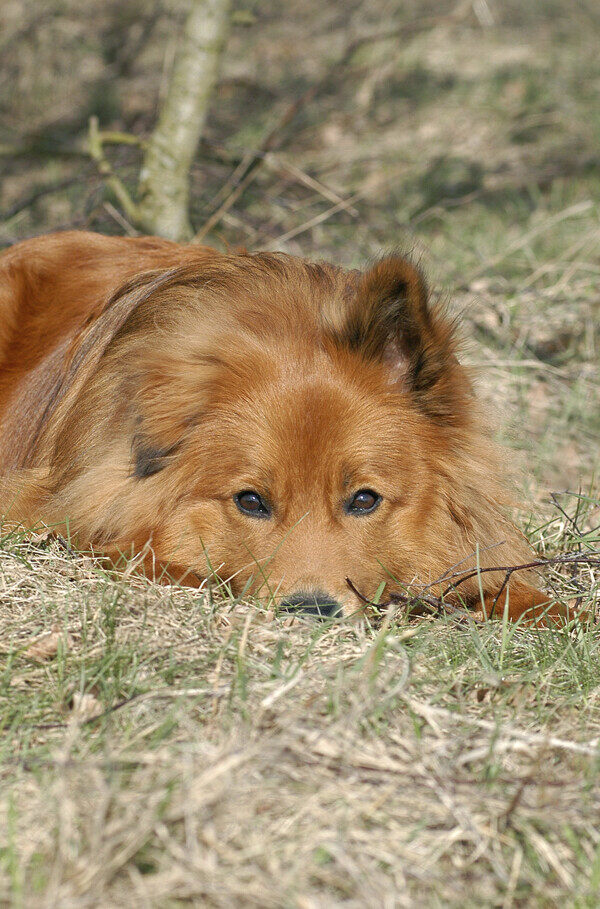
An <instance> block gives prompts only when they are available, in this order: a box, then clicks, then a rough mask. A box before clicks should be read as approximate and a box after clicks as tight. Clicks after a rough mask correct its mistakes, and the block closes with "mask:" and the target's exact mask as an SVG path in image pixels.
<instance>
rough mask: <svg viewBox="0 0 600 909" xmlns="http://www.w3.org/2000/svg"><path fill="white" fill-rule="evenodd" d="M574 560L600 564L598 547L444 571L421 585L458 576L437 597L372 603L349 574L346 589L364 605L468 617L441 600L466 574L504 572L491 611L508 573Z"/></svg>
mask: <svg viewBox="0 0 600 909" xmlns="http://www.w3.org/2000/svg"><path fill="white" fill-rule="evenodd" d="M576 564H584V565H587V566H588V567H593V568H596V567H598V568H600V551H598V552H596V551H595V550H593V551H592V552H591V553H589V554H587V555H582V554H581V553H565V554H564V555H560V556H555V557H554V558H547V559H534V560H532V561H531V562H524V563H523V564H521V565H494V566H490V567H488V568H475V569H473V570H465V571H457V572H455V573H454V574H450V575H447V574H446V575H442V578H441V579H440V580H438V581H435V582H434V583H433V584H429V585H427V587H426V588H424V590H427V589H429V588H431V587H434V586H436V584H439V583H440V582H441V580H444V579H448V578H454V577H456V578H458V580H456V581H453V582H452V583H451V584H449V585H448V587H446V589H445V590H444V591H443V592H442V594H441V596H439V597H435V596H431V595H430V594H426V593H424V591H423V592H421V593H414V594H406V593H392V594H391V595H390V598H389V600H388V601H387V602H386V603H374V602H373V601H372V600H369V599H367V597H365V596H364V595H363V594H362V593H361V592H360V591H359V590H357V588H356V587H355V585H354V584H353V583H352V581H351V580H350V578H346V583H347V585H348V587H349V588H350V590H352V592H353V593H354V594H356V596H357V597H358V598H359V600H361V602H363V603H365V604H366V605H367V606H372V607H373V608H375V609H387V608H388V607H389V606H393V605H397V604H399V603H402V604H404V605H405V606H406V607H407V608H410V609H411V610H413V611H414V606H418V605H419V604H421V605H425V606H427V607H428V610H429V611H431V612H434V613H439V612H442V611H444V612H448V613H450V614H452V615H459V616H463V617H466V616H468V617H469V618H470V619H472V620H475V617H474V616H473V615H472V614H471V613H470V612H469V611H468V610H467V609H460V608H459V607H457V606H453V605H452V604H450V603H446V602H445V597H446V596H448V594H451V593H454V592H455V591H456V590H457V588H458V587H460V585H461V584H463V583H464V581H468V580H470V578H473V577H477V576H478V575H481V574H486V573H488V572H490V571H494V572H504V575H505V576H504V580H503V582H502V585H501V587H500V590H499V591H498V593H497V594H496V596H495V597H494V601H493V603H492V610H491V612H492V615H493V612H494V607H495V605H496V602H497V601H498V598H499V597H500V595H501V594H502V592H503V591H504V589H505V587H506V585H507V584H508V582H509V581H510V578H511V577H512V575H513V574H514V573H515V572H517V571H529V570H530V569H532V568H543V567H545V566H547V565H576ZM421 614H423V613H421ZM476 621H481V620H479V619H477V620H476Z"/></svg>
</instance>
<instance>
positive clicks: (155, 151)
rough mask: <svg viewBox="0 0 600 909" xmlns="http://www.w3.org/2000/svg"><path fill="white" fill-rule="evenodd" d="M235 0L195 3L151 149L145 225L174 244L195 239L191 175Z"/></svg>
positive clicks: (142, 191) (144, 184)
mask: <svg viewBox="0 0 600 909" xmlns="http://www.w3.org/2000/svg"><path fill="white" fill-rule="evenodd" d="M229 7H230V0H192V5H191V9H190V12H189V14H188V18H187V21H186V24H185V28H184V31H183V36H182V39H181V43H180V45H179V47H178V49H177V53H176V55H175V62H174V64H173V72H172V74H171V79H170V82H169V89H168V92H167V96H166V98H165V100H164V103H163V105H162V108H161V111H160V114H159V118H158V123H157V126H156V129H155V130H154V132H153V134H152V136H151V138H150V140H149V142H148V146H147V150H146V154H145V157H144V162H143V165H142V169H141V171H140V182H139V193H138V196H139V205H138V209H139V212H138V214H139V219H138V220H139V223H140V225H141V226H142V227H143V228H144V230H146V231H148V232H149V233H154V234H159V235H160V236H162V237H168V238H169V239H171V240H185V239H189V238H190V237H191V235H192V228H191V226H190V222H189V218H188V205H189V172H190V167H191V164H192V161H193V159H194V155H195V153H196V149H197V147H198V141H199V139H200V136H201V135H202V130H203V127H204V123H205V120H206V113H207V110H208V105H209V102H210V98H211V95H212V91H213V87H214V84H215V81H216V78H217V73H218V67H219V62H220V58H221V52H222V50H223V46H224V44H225V39H226V35H227V29H228V25H229Z"/></svg>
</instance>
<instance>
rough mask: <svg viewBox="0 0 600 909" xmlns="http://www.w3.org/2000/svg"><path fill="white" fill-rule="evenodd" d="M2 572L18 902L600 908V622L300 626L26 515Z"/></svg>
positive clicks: (7, 804) (4, 888)
mask: <svg viewBox="0 0 600 909" xmlns="http://www.w3.org/2000/svg"><path fill="white" fill-rule="evenodd" d="M588 511H589V519H590V521H591V522H594V521H596V522H597V520H598V516H599V512H600V509H599V507H598V504H596V505H594V507H593V508H592V509H591V510H588ZM579 521H580V526H581V527H582V529H583V528H584V526H585V524H584V519H583V518H582V516H581V515H580V518H579ZM567 524H568V522H567V521H566V520H565V519H564V518H563V516H562V515H560V516H559V518H557V519H556V520H555V521H554V522H553V523H552V524H549V525H547V526H546V527H545V528H544V531H543V537H544V541H545V547H546V549H547V550H550V551H553V550H554V549H556V548H560V549H561V551H564V550H565V549H569V548H578V547H581V546H582V545H583V546H584V547H587V549H588V550H589V551H592V550H593V548H594V546H595V544H596V543H597V542H598V536H597V532H596V533H594V532H592V533H591V534H588V536H587V538H586V539H584V543H583V544H582V543H581V539H580V538H579V539H575V538H574V535H573V532H572V526H571V531H569V530H568V529H566V527H565V525H567ZM553 583H554V586H555V589H556V585H557V584H559V585H562V592H563V596H564V597H567V596H569V595H573V593H575V592H577V589H580V590H581V592H582V604H583V605H584V606H591V607H592V608H593V605H594V602H595V601H596V598H597V596H598V585H597V581H594V578H593V577H590V573H589V572H586V571H585V570H584V571H582V572H581V575H580V577H579V578H578V579H574V578H562V579H561V578H559V577H558V576H557V577H556V578H555V580H554V582H553ZM577 584H579V585H580V587H579V588H577ZM574 585H575V586H574ZM0 590H1V596H2V606H3V609H2V614H1V618H0V640H1V641H2V663H3V674H2V688H1V695H0V697H1V701H0V705H1V717H2V727H3V728H2V732H3V735H2V750H1V762H0V767H1V770H0V773H1V774H2V788H1V795H0V900H4V901H5V902H6V903H7V904H11V905H23V906H38V905H39V906H46V905H60V906H85V905H93V906H133V905H148V906H150V905H178V904H179V903H180V902H192V903H195V904H198V905H210V906H231V905H244V906H246V905H248V906H298V907H312V906H332V905H345V906H388V905H389V906H392V905H398V906H402V905H407V906H412V905H423V904H424V903H425V904H428V905H430V904H433V905H435V904H438V903H439V904H444V905H455V904H456V905H459V904H460V905H465V904H466V905H471V904H472V905H481V904H486V905H487V904H489V905H513V904H515V905H519V904H521V903H523V902H524V901H525V902H528V901H530V900H533V901H534V902H535V901H538V900H539V901H541V902H542V903H544V904H557V903H564V902H565V901H567V902H569V903H570V904H573V903H576V904H577V905H588V904H589V905H595V904H596V898H597V895H598V888H599V887H600V846H599V844H600V825H599V822H598V818H599V817H600V813H599V812H600V781H599V778H598V754H599V752H600V698H599V696H598V692H599V689H598V682H597V680H598V673H599V671H600V641H599V639H598V635H597V633H596V630H595V628H594V627H592V628H591V629H587V630H579V631H578V632H575V633H569V632H567V631H561V630H554V631H540V632H532V631H530V630H524V629H520V628H516V629H515V628H512V627H508V626H504V625H503V624H502V623H489V624H487V625H483V626H481V625H475V624H474V623H467V624H466V625H465V624H464V622H462V623H461V624H459V623H457V622H453V621H452V620H450V619H448V620H439V619H438V620H435V621H428V620H421V621H419V622H412V623H409V622H407V621H406V620H405V619H403V617H402V615H401V614H398V615H397V616H395V617H394V618H393V619H392V621H391V622H387V621H386V622H384V623H383V624H381V622H380V621H379V620H377V619H376V618H374V617H372V618H371V620H369V619H368V618H366V619H365V620H364V621H362V622H361V623H359V624H356V623H353V624H345V623H340V622H334V623H331V624H328V623H315V622H314V621H299V620H298V619H296V620H292V621H290V619H289V618H287V619H284V618H280V617H277V616H274V615H273V614H272V613H271V612H269V611H265V609H264V608H262V609H261V608H258V607H257V606H256V605H254V604H252V603H239V604H236V603H233V602H232V601H231V600H227V599H223V598H222V597H221V596H218V594H216V593H215V594H213V595H211V593H210V591H204V592H196V591H185V590H181V589H177V588H169V587H156V586H154V585H151V584H147V583H146V582H145V581H144V580H143V579H136V578H130V579H129V580H128V581H126V582H124V581H123V580H122V579H115V578H111V577H110V576H108V575H107V574H106V573H105V572H104V571H102V569H101V568H100V567H98V566H96V565H94V564H93V563H92V562H91V561H90V560H88V559H86V558H84V557H81V556H77V555H74V554H70V553H68V552H66V551H65V550H64V548H63V547H61V546H60V545H59V544H58V543H56V542H48V541H44V540H42V541H38V542H31V540H26V539H22V538H17V537H15V536H14V535H10V534H7V535H6V536H5V538H4V541H3V547H2V550H1V553H0ZM467 894H468V897H467Z"/></svg>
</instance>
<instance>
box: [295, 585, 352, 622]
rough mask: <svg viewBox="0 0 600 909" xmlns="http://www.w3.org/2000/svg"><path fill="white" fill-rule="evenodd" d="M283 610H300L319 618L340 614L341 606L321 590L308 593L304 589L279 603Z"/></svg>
mask: <svg viewBox="0 0 600 909" xmlns="http://www.w3.org/2000/svg"><path fill="white" fill-rule="evenodd" d="M281 609H282V610H283V611H284V612H302V613H304V614H305V615H316V616H319V617H320V618H325V617H329V616H336V615H341V612H342V606H341V603H338V601H337V600H334V599H333V597H330V596H329V594H327V593H323V592H322V591H321V590H315V591H314V592H312V593H308V592H306V591H304V590H301V591H299V593H295V594H294V595H293V596H291V597H288V598H287V599H285V600H283V601H282V603H281Z"/></svg>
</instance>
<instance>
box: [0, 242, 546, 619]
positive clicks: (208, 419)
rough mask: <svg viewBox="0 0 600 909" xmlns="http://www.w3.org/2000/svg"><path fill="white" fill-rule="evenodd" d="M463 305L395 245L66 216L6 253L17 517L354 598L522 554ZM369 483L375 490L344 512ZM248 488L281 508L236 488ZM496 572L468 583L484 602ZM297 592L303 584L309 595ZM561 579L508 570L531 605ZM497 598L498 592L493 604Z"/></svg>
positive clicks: (1, 400)
mask: <svg viewBox="0 0 600 909" xmlns="http://www.w3.org/2000/svg"><path fill="white" fill-rule="evenodd" d="M500 473H501V472H500V470H499V463H498V459H497V456H496V453H495V449H494V446H493V444H492V442H491V440H490V438H489V436H488V433H487V431H486V430H485V428H484V426H483V424H482V422H481V420H480V417H479V414H478V409H477V405H476V402H475V400H474V398H473V393H472V389H471V384H470V381H469V377H468V375H467V374H466V372H465V370H464V369H463V368H462V367H461V366H460V364H459V361H458V358H457V350H456V341H455V335H454V327H453V324H452V323H451V322H450V321H449V320H448V319H447V318H446V316H445V315H444V314H443V312H441V311H439V310H436V309H435V308H434V307H432V306H431V304H430V302H429V299H428V291H427V287H426V285H425V281H424V279H423V277H422V275H421V273H420V272H419V270H418V269H417V268H416V267H415V266H414V265H412V264H411V263H410V262H409V261H407V260H406V259H404V258H402V257H399V256H392V257H389V258H386V259H383V260H382V261H380V262H378V263H377V264H376V265H375V266H374V267H372V268H370V269H369V270H367V271H366V272H364V273H362V274H361V273H358V272H348V271H344V270H342V269H339V268H336V267H334V266H332V265H326V264H318V265H317V264H313V263H310V262H307V261H305V260H303V259H299V258H294V257H292V256H288V255H283V254H274V253H257V254H247V253H244V252H242V253H238V254H227V255H223V254H220V253H218V252H215V251H214V250H212V249H208V248H206V247H198V246H182V245H178V244H174V243H170V242H167V241H164V240H159V239H153V238H140V239H118V238H109V237H103V236H99V235H97V234H91V233H83V232H82V233H78V232H69V233H62V234H55V235H51V236H47V237H42V238H40V239H37V240H28V241H26V242H23V243H20V244H18V245H16V246H14V247H13V248H11V249H9V250H8V251H6V252H4V253H3V255H2V256H0V474H1V475H3V477H4V480H3V481H2V482H3V486H2V487H1V488H2V503H0V504H3V506H4V507H3V510H4V511H5V512H6V513H7V516H8V518H9V519H10V520H17V521H19V522H22V523H24V524H26V525H30V526H31V525H34V524H36V523H39V522H44V523H45V524H47V525H49V526H51V527H53V528H55V529H56V530H57V531H59V532H61V533H67V532H68V534H69V536H70V538H71V539H72V540H74V541H75V542H76V543H77V545H78V546H80V547H81V548H83V549H90V548H92V549H93V550H94V551H96V552H102V553H104V554H105V555H106V556H108V557H109V558H112V559H113V560H115V561H118V559H119V557H120V556H121V555H122V554H126V555H130V554H132V553H136V552H137V553H139V552H145V553H146V556H145V567H146V570H148V571H150V572H151V573H153V574H154V575H155V576H161V575H162V574H164V573H165V572H168V574H169V575H170V576H171V577H174V578H176V579H180V580H183V581H184V582H186V583H192V584H196V583H198V581H199V579H201V578H203V577H206V575H207V573H208V572H209V571H211V570H214V571H215V572H217V573H218V574H219V575H220V576H221V577H222V578H224V579H227V580H230V582H231V584H232V586H233V588H234V590H237V591H241V590H243V589H248V590H254V591H255V592H258V593H263V594H266V593H267V591H269V593H272V594H274V595H275V596H277V597H281V598H285V599H288V600H293V601H294V602H296V601H297V600H298V597H300V598H302V597H303V596H305V595H311V594H315V595H317V598H319V597H322V596H323V594H326V595H327V598H329V599H331V600H332V601H336V602H338V603H340V604H342V605H343V608H344V610H345V611H347V612H352V611H354V610H356V609H357V607H358V606H359V603H358V600H357V599H356V597H355V596H354V594H353V593H352V592H351V591H350V589H349V587H348V585H347V583H346V580H345V579H346V578H347V577H349V578H351V580H352V581H353V583H354V585H355V586H356V588H357V589H358V590H360V591H362V592H363V593H364V595H365V596H367V597H371V596H372V595H373V594H374V593H375V590H376V589H377V587H378V586H379V584H380V582H381V581H385V582H386V584H387V588H388V591H389V592H394V591H395V590H396V591H398V590H403V589H405V588H406V587H408V586H412V587H413V589H418V587H419V586H428V585H432V587H431V588H430V591H431V592H433V593H439V591H440V590H442V589H444V588H445V587H446V586H447V583H448V582H447V581H445V582H444V581H443V580H440V579H442V578H444V577H445V576H447V575H448V574H449V573H452V571H453V570H457V569H453V566H460V569H466V568H468V567H472V566H474V565H475V564H477V563H478V564H479V565H480V566H481V567H486V566H491V565H498V564H506V565H510V564H513V563H515V562H520V561H523V560H525V561H527V560H528V559H529V558H530V553H529V551H528V548H527V546H526V544H525V542H524V540H523V538H522V536H521V534H520V533H519V532H518V531H517V530H516V529H515V528H514V527H513V525H512V524H511V523H510V522H509V521H508V520H507V518H506V515H505V511H504V509H505V505H506V501H505V498H506V497H505V494H504V492H503V489H502V486H501V485H500V484H499V482H498V477H499V476H500ZM359 489H372V490H375V491H376V492H377V493H378V494H379V495H380V496H381V497H382V500H381V504H380V505H379V507H378V508H376V509H375V510H374V511H373V512H372V513H369V514H361V515H358V516H357V515H354V514H351V513H348V510H347V507H345V504H346V503H347V502H348V500H349V497H351V496H352V494H353V493H354V492H356V491H357V490H359ZM243 490H255V491H257V492H258V493H259V494H260V495H261V496H262V498H263V500H264V501H265V502H268V503H269V508H270V509H271V516H270V517H267V518H264V517H263V518H257V517H250V516H248V515H247V514H244V513H242V512H241V511H240V509H239V508H238V507H237V505H236V503H235V501H234V496H235V495H236V494H237V493H239V492H241V491H243ZM502 578H503V575H502V574H496V573H493V572H490V573H484V574H482V575H480V577H479V578H474V579H472V580H471V581H468V582H466V583H465V584H463V585H462V586H461V587H460V591H461V594H462V596H463V598H465V599H466V600H467V601H468V602H470V603H472V604H473V605H478V604H479V605H480V599H481V596H480V593H481V590H482V591H483V595H484V600H485V605H486V609H487V610H488V612H489V611H490V610H491V608H492V604H493V603H494V599H495V597H496V594H497V593H498V589H499V585H500V583H501V581H502ZM294 598H296V599H295V600H294ZM546 600H547V598H546V597H545V596H544V595H542V594H539V593H537V592H536V590H535V589H534V588H532V587H530V586H528V585H527V584H526V583H524V582H523V581H517V580H516V576H515V577H514V578H513V580H512V582H511V586H510V595H509V600H508V608H509V613H510V616H511V617H512V618H516V617H518V616H520V615H521V614H522V613H524V612H525V611H526V610H530V609H532V607H537V609H534V613H536V612H538V611H539V610H540V608H541V607H542V606H543V604H544V603H545V602H546ZM504 605H505V595H504V594H503V595H502V596H501V597H500V598H499V600H498V602H497V603H496V604H495V608H496V610H497V612H498V613H499V614H501V613H502V610H503V608H504Z"/></svg>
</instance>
